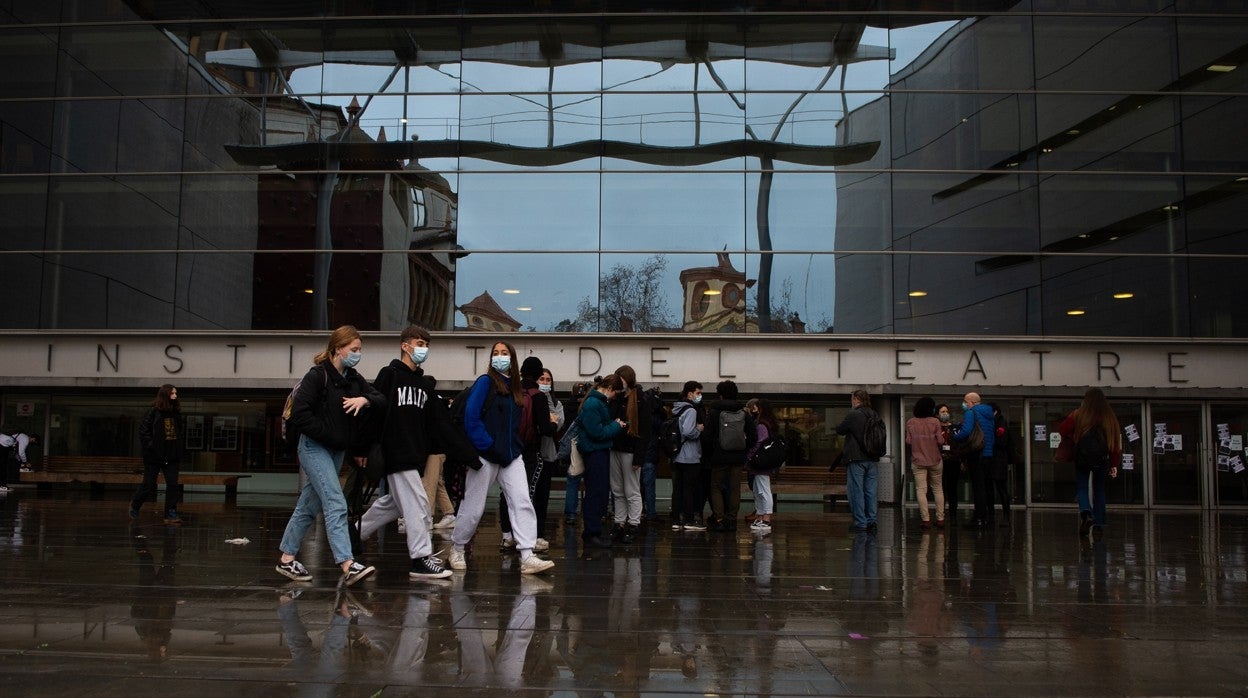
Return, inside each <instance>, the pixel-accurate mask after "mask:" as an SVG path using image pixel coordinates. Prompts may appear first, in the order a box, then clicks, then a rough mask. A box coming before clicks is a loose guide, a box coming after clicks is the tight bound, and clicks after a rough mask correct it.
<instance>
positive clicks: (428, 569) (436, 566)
mask: <svg viewBox="0 0 1248 698" xmlns="http://www.w3.org/2000/svg"><path fill="white" fill-rule="evenodd" d="M449 576H451V571H450V570H448V569H447V568H445V567H443V566H442V563H440V562H438V561H437V559H436V558H434V557H433V556H432V555H430V556H428V557H422V558H418V559H416V560H412V569H411V571H410V572H408V573H407V578H408V579H410V580H412V581H416V580H419V579H445V578H447V577H449Z"/></svg>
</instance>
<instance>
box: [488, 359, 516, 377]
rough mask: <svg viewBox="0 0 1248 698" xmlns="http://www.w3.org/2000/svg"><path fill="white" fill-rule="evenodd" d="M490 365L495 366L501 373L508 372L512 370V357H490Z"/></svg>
mask: <svg viewBox="0 0 1248 698" xmlns="http://www.w3.org/2000/svg"><path fill="white" fill-rule="evenodd" d="M490 367H491V368H493V369H494V370H495V371H498V372H499V373H503V374H506V373H507V372H508V371H510V370H511V357H510V356H495V357H494V358H492V359H490Z"/></svg>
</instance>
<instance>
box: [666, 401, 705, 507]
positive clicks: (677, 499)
mask: <svg viewBox="0 0 1248 698" xmlns="http://www.w3.org/2000/svg"><path fill="white" fill-rule="evenodd" d="M680 395H681V398H680V399H679V400H677V401H676V402H675V403H673V404H672V416H673V417H677V418H678V419H679V424H680V435H681V438H683V439H684V441H682V442H681V446H680V451H679V452H677V453H676V455H675V456H673V457H672V530H673V531H676V530H684V531H705V530H706V524H705V523H704V522H703V520H702V511H703V509H704V508H705V506H704V503H705V502H706V493H705V491H704V490H703V488H702V431H703V429H705V426H704V425H703V423H702V422H700V421H699V420H698V410H697V405H699V404H700V403H701V402H702V384H701V383H699V382H697V381H686V382H685V385H684V387H683V388H682V390H681V393H680Z"/></svg>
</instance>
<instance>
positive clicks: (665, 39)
mask: <svg viewBox="0 0 1248 698" xmlns="http://www.w3.org/2000/svg"><path fill="white" fill-rule="evenodd" d="M222 18H227V19H222ZM228 18H234V19H228ZM1246 36H1248V5H1246V4H1245V3H1243V2H1218V3H1214V2H1204V1H1200V0H1181V1H1179V2H1166V3H1162V2H1159V1H1156V2H1154V1H1150V0H1093V1H1081V2H1062V1H1058V0H1053V1H1048V0H1030V1H1026V0H1024V1H1023V2H1011V1H1008V0H962V1H959V2H952V3H951V2H935V1H934V0H930V1H929V0H889V1H888V2H870V3H866V2H856V1H850V2H801V3H794V2H780V1H776V2H748V1H747V2H732V3H720V2H697V3H687V2H673V3H660V4H648V3H622V2H616V1H614V0H592V1H578V0H562V1H554V2H508V3H492V2H462V3H460V2H421V3H411V2H384V1H381V0H377V1H373V2H368V1H361V2H345V1H335V2H330V1H328V0H324V1H322V2H280V3H261V4H259V5H256V4H254V3H240V2H234V1H228V0H222V1H218V0H207V1H206V2H194V3H183V2H176V1H171V2H147V1H143V2H139V1H129V0H123V1H119V2H109V3H95V2H82V1H81V0H61V1H60V2H56V1H53V2H47V1H44V2H38V3H36V2H29V1H24V0H8V1H6V2H0V66H2V67H3V68H4V69H3V70H0V209H3V211H4V212H5V215H4V216H2V217H0V289H2V292H3V294H4V297H5V298H7V299H10V302H8V303H5V304H3V305H2V306H0V328H3V329H14V330H42V329H66V330H77V329H83V330H87V329H138V330H195V329H203V330H256V329H291V330H319V329H325V328H328V327H333V326H335V325H337V324H342V323H351V324H355V325H357V326H358V327H360V328H361V329H366V330H393V329H396V328H399V327H402V326H404V325H406V324H408V323H409V322H417V323H420V324H423V325H426V326H428V327H430V328H432V329H436V330H444V331H447V330H455V329H474V330H480V329H488V330H491V331H512V330H514V331H536V332H550V331H566V332H631V331H639V332H656V331H671V332H728V333H743V332H764V333H799V332H806V333H815V332H835V333H852V334H859V333H885V334H902V335H906V334H915V335H968V334H972V335H978V334H990V335H1008V336H1107V337H1231V338H1243V337H1248V307H1246V306H1245V304H1244V303H1242V302H1241V301H1237V300H1235V299H1236V298H1238V297H1239V294H1238V293H1237V292H1235V291H1234V289H1235V288H1236V287H1237V286H1238V284H1237V283H1236V282H1235V281H1234V279H1235V278H1236V274H1237V272H1238V271H1239V269H1240V268H1241V267H1242V266H1243V263H1244V261H1245V258H1246V257H1248V230H1246V229H1245V227H1244V225H1243V221H1244V220H1246V219H1248V131H1245V129H1243V128H1242V124H1243V123H1244V119H1245V118H1246V117H1248V65H1245V61H1246V60H1248V43H1246V41H1245V38H1244V37H1246ZM12 299H22V302H12Z"/></svg>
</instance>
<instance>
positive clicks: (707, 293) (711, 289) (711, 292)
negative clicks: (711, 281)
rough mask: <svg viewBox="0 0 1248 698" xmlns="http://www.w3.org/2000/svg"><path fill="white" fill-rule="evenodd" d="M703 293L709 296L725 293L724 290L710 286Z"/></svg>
mask: <svg viewBox="0 0 1248 698" xmlns="http://www.w3.org/2000/svg"><path fill="white" fill-rule="evenodd" d="M702 293H703V295H707V296H718V295H719V294H721V293H723V291H717V290H715V289H713V288H708V289H706V290H705V291H703V292H702Z"/></svg>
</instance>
